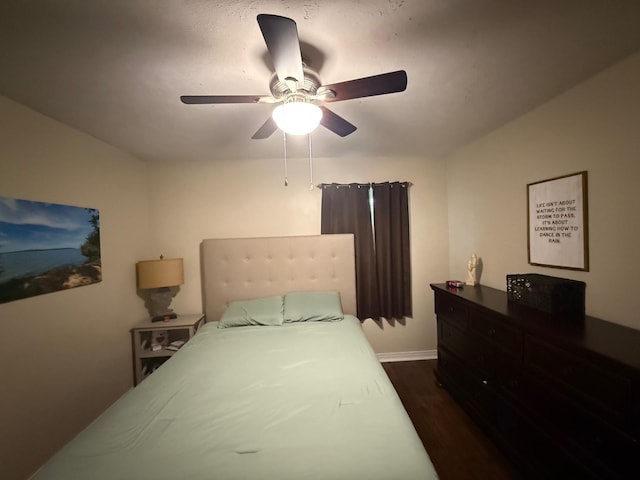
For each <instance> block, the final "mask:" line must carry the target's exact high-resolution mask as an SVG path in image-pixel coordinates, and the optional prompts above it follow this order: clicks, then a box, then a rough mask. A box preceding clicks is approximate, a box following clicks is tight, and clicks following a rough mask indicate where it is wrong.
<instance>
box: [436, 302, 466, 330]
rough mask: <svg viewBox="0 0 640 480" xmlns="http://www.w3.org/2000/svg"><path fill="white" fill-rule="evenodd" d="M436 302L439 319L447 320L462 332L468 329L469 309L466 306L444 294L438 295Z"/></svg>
mask: <svg viewBox="0 0 640 480" xmlns="http://www.w3.org/2000/svg"><path fill="white" fill-rule="evenodd" d="M435 301H436V315H437V316H438V319H444V320H447V321H449V322H451V323H452V324H454V325H455V326H456V327H458V328H460V329H462V330H467V329H468V326H469V308H468V307H467V306H466V305H465V304H463V303H462V302H459V301H456V300H455V298H451V297H448V296H444V295H443V294H439V295H436V298H435Z"/></svg>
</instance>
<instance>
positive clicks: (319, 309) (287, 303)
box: [284, 292, 344, 323]
mask: <svg viewBox="0 0 640 480" xmlns="http://www.w3.org/2000/svg"><path fill="white" fill-rule="evenodd" d="M343 318H344V315H343V313H342V305H341V304H340V294H339V293H338V292H291V293H287V294H286V295H285V296H284V321H285V322H287V323H289V322H325V321H329V322H330V321H335V320H342V319H343Z"/></svg>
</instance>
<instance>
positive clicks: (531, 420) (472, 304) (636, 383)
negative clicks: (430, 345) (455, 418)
mask: <svg viewBox="0 0 640 480" xmlns="http://www.w3.org/2000/svg"><path fill="white" fill-rule="evenodd" d="M431 288H432V289H433V291H434V294H435V310H436V315H437V322H438V369H437V373H436V375H437V378H438V381H439V382H440V383H441V384H442V385H443V386H444V387H445V388H446V389H447V391H449V392H450V393H451V395H452V396H453V397H454V398H455V399H456V400H457V401H458V402H459V403H460V405H462V407H463V408H464V409H465V410H466V411H467V412H468V413H469V414H470V416H471V417H472V418H474V420H475V421H476V422H477V423H478V424H479V425H480V426H481V427H482V428H483V430H484V431H485V432H486V433H487V434H488V435H489V436H490V437H491V438H492V439H493V440H494V442H495V443H496V444H497V445H498V446H499V447H500V448H501V449H502V450H503V451H504V453H505V454H506V455H507V456H508V457H510V458H511V459H512V460H513V462H514V463H515V464H516V466H518V467H519V468H520V470H521V471H522V473H523V474H524V475H525V476H526V477H529V478H544V479H551V478H562V479H574V478H576V479H628V478H640V444H639V441H640V331H638V330H634V329H631V328H627V327H624V326H620V325H616V324H613V323H610V322H606V321H604V320H600V319H597V318H593V317H589V316H586V317H583V318H581V319H579V320H576V319H568V318H560V317H554V316H552V315H549V314H546V313H544V312H540V311H537V310H534V309H531V308H528V307H525V306H523V305H520V304H517V303H514V302H510V301H508V299H507V293H506V292H503V291H500V290H496V289H494V288H489V287H484V286H480V285H478V286H475V287H471V286H465V287H464V288H461V289H450V288H448V287H447V286H446V285H445V284H432V285H431Z"/></svg>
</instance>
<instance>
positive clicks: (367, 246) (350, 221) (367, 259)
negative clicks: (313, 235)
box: [321, 182, 413, 319]
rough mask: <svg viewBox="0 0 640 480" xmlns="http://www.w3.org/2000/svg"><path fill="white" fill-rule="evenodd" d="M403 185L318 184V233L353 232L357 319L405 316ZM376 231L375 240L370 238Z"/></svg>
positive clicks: (407, 264) (407, 267)
mask: <svg viewBox="0 0 640 480" xmlns="http://www.w3.org/2000/svg"><path fill="white" fill-rule="evenodd" d="M408 187H409V184H408V183H400V182H393V183H389V182H386V183H374V184H372V188H373V200H374V207H373V216H374V225H375V227H374V228H372V223H371V207H370V203H369V185H368V184H364V185H363V184H357V183H352V184H349V185H341V184H335V183H332V184H325V185H322V225H321V233H323V234H327V233H353V234H354V237H355V253H356V293H357V303H358V318H360V319H365V318H374V319H379V318H381V317H384V318H386V319H392V318H395V319H401V318H404V317H410V316H412V315H413V312H412V299H411V257H410V245H409V194H408V189H409V188H408ZM374 230H375V241H374Z"/></svg>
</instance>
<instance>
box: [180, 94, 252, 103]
mask: <svg viewBox="0 0 640 480" xmlns="http://www.w3.org/2000/svg"><path fill="white" fill-rule="evenodd" d="M261 98H262V96H261V95H183V96H181V97H180V100H181V101H182V103H186V104H187V105H200V104H211V103H214V104H217V103H258V102H260V99H261Z"/></svg>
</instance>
